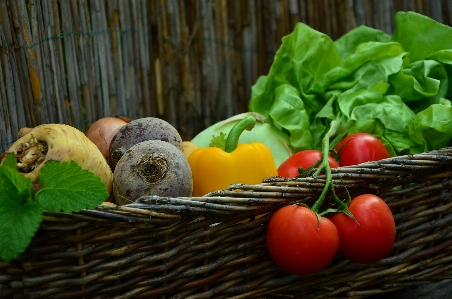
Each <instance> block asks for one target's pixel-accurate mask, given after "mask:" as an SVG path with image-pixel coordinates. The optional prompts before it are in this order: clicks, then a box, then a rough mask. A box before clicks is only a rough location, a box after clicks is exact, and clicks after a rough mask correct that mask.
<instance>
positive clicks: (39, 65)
mask: <svg viewBox="0 0 452 299" xmlns="http://www.w3.org/2000/svg"><path fill="white" fill-rule="evenodd" d="M408 10H410V11H416V12H419V13H422V14H424V15H427V16H430V17H432V18H433V19H435V20H437V21H439V22H442V23H444V24H447V25H450V24H451V20H452V0H394V1H390V0H354V1H353V0H241V1H227V0H152V1H145V0H133V1H127V0H74V1H72V0H0V55H1V58H0V67H1V71H0V138H1V143H0V152H1V151H3V150H6V149H7V148H8V147H9V146H10V145H11V143H12V142H13V141H15V140H16V139H17V132H18V130H19V129H20V128H21V127H25V126H28V127H32V126H36V125H39V124H42V123H65V124H70V125H73V126H75V127H77V128H79V129H81V130H82V131H86V130H87V128H88V127H89V125H90V124H91V123H92V122H93V121H95V120H96V119H98V118H100V117H104V116H110V115H114V114H119V115H124V116H128V117H131V118H138V117H143V116H156V117H160V118H163V119H166V120H167V121H169V122H170V123H172V124H173V125H174V126H175V127H176V128H177V129H178V130H179V132H180V133H181V135H182V137H183V138H184V140H188V139H190V138H192V137H193V136H194V135H196V134H197V133H198V132H200V131H201V130H202V129H204V128H206V127H207V126H209V125H211V124H213V123H215V122H217V121H219V120H222V119H225V118H227V117H229V116H232V115H234V114H237V113H240V112H245V111H246V110H247V105H248V101H249V98H250V93H251V86H252V85H253V84H254V82H255V81H256V80H257V78H258V76H259V75H263V74H266V73H267V72H268V70H269V67H270V65H271V63H272V62H273V57H274V54H275V52H276V50H277V49H278V48H279V46H280V44H281V38H282V37H283V36H284V35H287V34H289V33H290V32H291V31H292V30H293V27H294V25H295V23H296V22H304V23H306V24H308V25H310V26H311V27H313V28H314V29H317V30H319V31H321V32H323V33H326V34H328V35H329V36H330V37H331V38H332V39H337V38H338V37H340V36H341V35H343V34H344V33H346V32H347V31H349V30H350V29H352V28H354V27H356V26H359V25H361V24H364V25H367V26H371V27H374V28H379V29H381V30H384V31H385V32H387V33H389V34H392V32H393V26H394V23H393V16H394V14H395V12H397V11H408Z"/></svg>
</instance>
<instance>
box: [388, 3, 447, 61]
mask: <svg viewBox="0 0 452 299" xmlns="http://www.w3.org/2000/svg"><path fill="white" fill-rule="evenodd" d="M395 24H396V27H395V28H396V29H395V31H394V34H393V35H392V40H393V41H396V42H399V43H400V44H401V45H402V47H403V48H404V49H405V50H406V51H407V52H409V53H410V54H409V58H410V61H411V62H415V61H418V60H423V59H426V58H427V56H429V55H430V54H432V53H435V52H436V51H439V50H443V49H451V48H452V28H451V27H449V26H447V25H444V24H441V23H439V22H437V21H435V20H433V19H431V18H429V17H427V16H424V15H421V14H419V13H416V12H411V11H410V12H397V13H396V15H395Z"/></svg>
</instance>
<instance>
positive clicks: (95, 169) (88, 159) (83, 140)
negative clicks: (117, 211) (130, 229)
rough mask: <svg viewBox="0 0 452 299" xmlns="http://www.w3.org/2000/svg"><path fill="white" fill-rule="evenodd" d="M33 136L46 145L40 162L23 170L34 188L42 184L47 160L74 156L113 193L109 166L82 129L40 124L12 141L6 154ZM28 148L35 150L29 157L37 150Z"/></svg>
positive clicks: (81, 165) (27, 141)
mask: <svg viewBox="0 0 452 299" xmlns="http://www.w3.org/2000/svg"><path fill="white" fill-rule="evenodd" d="M32 139H34V140H36V141H37V142H39V143H42V144H45V145H46V146H45V148H46V150H45V152H43V153H41V156H42V158H43V159H42V161H38V162H39V163H36V164H35V165H34V166H33V167H31V169H32V170H31V171H29V172H26V173H22V175H23V176H24V177H26V178H30V179H31V180H32V188H33V189H34V190H39V189H40V187H41V184H40V182H39V173H40V171H41V168H42V167H43V166H44V164H45V163H46V162H47V161H50V160H56V161H61V162H70V161H71V160H74V161H75V162H76V163H77V164H78V165H79V166H80V167H81V168H83V169H85V170H88V171H91V172H92V173H94V175H96V176H97V177H99V178H100V179H101V181H102V182H103V183H104V184H105V186H106V189H107V191H108V193H110V194H111V193H112V188H113V173H112V171H111V169H110V166H109V165H108V163H107V161H106V159H105V158H104V157H103V156H102V154H101V152H100V151H99V149H98V148H97V146H96V145H95V144H94V143H93V142H91V141H90V140H89V139H88V138H87V137H86V136H85V134H84V133H83V132H82V131H80V130H78V129H76V128H74V127H71V126H69V125H63V124H44V125H40V126H37V127H35V128H33V130H31V131H30V132H28V133H27V134H25V135H24V136H22V137H21V138H19V139H18V140H17V141H16V142H15V143H13V145H12V146H11V147H10V148H9V150H8V151H7V152H6V155H8V154H9V153H11V152H19V151H21V150H22V149H23V148H24V147H26V145H27V144H30V141H31V140H32ZM36 148H38V147H36ZM31 150H33V151H35V152H30V155H29V156H30V157H32V156H33V155H34V154H37V153H36V150H35V149H31ZM16 158H17V156H16ZM17 162H19V161H17Z"/></svg>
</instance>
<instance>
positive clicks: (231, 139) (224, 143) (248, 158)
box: [188, 115, 278, 196]
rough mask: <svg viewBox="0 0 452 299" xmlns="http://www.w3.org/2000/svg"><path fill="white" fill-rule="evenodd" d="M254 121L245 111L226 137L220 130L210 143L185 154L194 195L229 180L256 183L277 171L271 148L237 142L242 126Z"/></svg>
mask: <svg viewBox="0 0 452 299" xmlns="http://www.w3.org/2000/svg"><path fill="white" fill-rule="evenodd" d="M255 123H256V119H255V118H254V116H251V115H248V116H246V117H245V118H243V119H242V120H240V121H239V122H237V123H236V124H235V125H234V126H233V127H232V129H231V131H230V132H229V134H228V135H227V138H225V134H224V133H220V135H219V136H216V137H214V138H213V139H212V146H211V147H209V148H199V149H197V150H195V151H194V152H193V153H192V154H191V155H190V156H189V158H188V162H189V163H190V167H191V170H192V175H193V196H203V195H206V194H208V193H209V192H211V191H215V190H223V189H225V188H227V187H228V186H229V185H230V184H235V183H246V184H257V183H260V182H262V180H263V179H265V178H268V177H271V176H276V175H277V174H278V172H277V169H276V165H275V161H274V159H273V156H272V152H271V151H270V149H269V148H268V147H267V146H266V145H265V144H263V143H261V142H252V143H245V144H238V141H239V138H240V135H241V134H242V132H243V131H244V130H252V129H253V127H254V125H255Z"/></svg>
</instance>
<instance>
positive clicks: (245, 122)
mask: <svg viewBox="0 0 452 299" xmlns="http://www.w3.org/2000/svg"><path fill="white" fill-rule="evenodd" d="M255 124H256V118H254V116H251V115H248V116H247V117H245V118H244V119H242V120H240V121H239V122H238V123H236V124H235V125H234V126H233V127H232V129H231V131H229V134H228V138H227V139H226V145H225V146H224V151H225V152H227V153H232V152H233V151H234V150H235V149H236V148H237V144H238V143H239V138H240V135H242V133H243V131H245V130H248V131H250V130H252V129H253V128H254V125H255Z"/></svg>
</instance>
